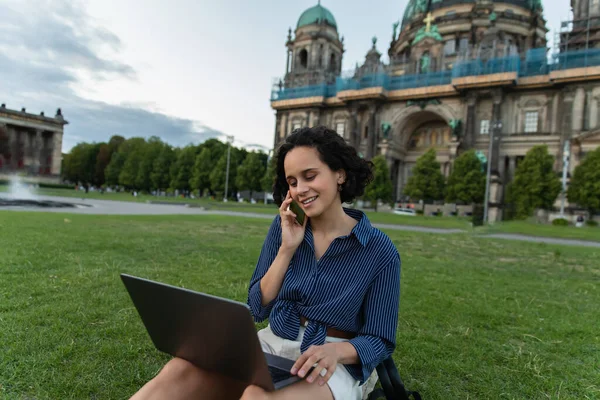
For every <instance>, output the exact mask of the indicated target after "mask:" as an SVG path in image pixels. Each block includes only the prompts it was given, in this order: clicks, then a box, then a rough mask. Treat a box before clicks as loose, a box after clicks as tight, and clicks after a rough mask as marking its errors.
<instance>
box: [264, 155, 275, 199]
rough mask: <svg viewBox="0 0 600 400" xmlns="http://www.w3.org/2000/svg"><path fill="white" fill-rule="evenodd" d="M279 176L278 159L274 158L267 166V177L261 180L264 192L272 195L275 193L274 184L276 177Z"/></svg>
mask: <svg viewBox="0 0 600 400" xmlns="http://www.w3.org/2000/svg"><path fill="white" fill-rule="evenodd" d="M276 175H277V163H276V158H275V157H272V158H271V159H270V160H269V165H267V168H266V171H265V175H264V176H263V178H262V179H261V186H262V190H263V191H265V192H267V193H271V192H272V191H273V184H274V183H275V176H276Z"/></svg>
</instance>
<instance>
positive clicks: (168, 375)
mask: <svg viewBox="0 0 600 400" xmlns="http://www.w3.org/2000/svg"><path fill="white" fill-rule="evenodd" d="M203 374H204V371H202V370H201V369H200V368H198V367H196V366H195V365H194V364H192V363H191V362H189V361H186V360H184V359H182V358H173V359H172V360H170V361H169V362H168V363H166V364H165V366H164V367H163V369H162V370H161V371H160V373H159V374H158V376H157V378H159V379H165V380H169V381H181V380H188V379H194V378H196V379H201V378H202V375H203Z"/></svg>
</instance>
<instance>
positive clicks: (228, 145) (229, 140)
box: [223, 136, 233, 203]
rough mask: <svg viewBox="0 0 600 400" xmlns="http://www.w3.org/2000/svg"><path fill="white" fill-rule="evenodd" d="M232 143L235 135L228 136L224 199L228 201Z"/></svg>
mask: <svg viewBox="0 0 600 400" xmlns="http://www.w3.org/2000/svg"><path fill="white" fill-rule="evenodd" d="M231 143H233V136H227V172H225V196H224V197H223V201H224V202H225V203H226V202H227V190H228V186H229V157H230V154H231Z"/></svg>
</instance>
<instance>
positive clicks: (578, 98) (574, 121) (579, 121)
mask: <svg viewBox="0 0 600 400" xmlns="http://www.w3.org/2000/svg"><path fill="white" fill-rule="evenodd" d="M584 107H585V90H584V89H583V88H582V87H578V88H577V90H576V91H575V99H574V100H573V114H572V118H571V128H572V130H573V132H581V130H582V129H583V115H584Z"/></svg>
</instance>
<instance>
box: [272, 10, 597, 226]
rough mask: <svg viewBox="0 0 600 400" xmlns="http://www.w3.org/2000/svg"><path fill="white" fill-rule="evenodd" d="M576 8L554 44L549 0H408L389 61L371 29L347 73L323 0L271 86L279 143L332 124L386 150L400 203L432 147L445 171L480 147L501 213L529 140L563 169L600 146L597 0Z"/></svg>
mask: <svg viewBox="0 0 600 400" xmlns="http://www.w3.org/2000/svg"><path fill="white" fill-rule="evenodd" d="M571 7H572V10H569V9H565V10H564V14H565V15H567V14H568V13H569V12H570V11H572V13H573V14H572V15H573V19H572V20H570V21H566V22H563V23H562V25H561V27H560V30H559V31H557V32H556V33H555V36H554V45H553V46H552V48H548V43H547V35H548V34H549V31H548V29H547V27H546V21H545V19H544V13H543V8H542V4H541V0H410V1H409V3H408V5H407V7H406V10H405V11H404V15H403V18H402V21H401V22H400V21H398V22H396V23H394V22H393V21H390V28H391V29H390V31H391V42H390V44H389V48H388V49H387V53H388V60H389V61H387V62H384V61H383V60H382V59H381V56H382V54H381V53H380V52H379V50H378V49H377V39H376V38H373V39H372V47H371V49H370V50H369V51H368V52H367V53H366V56H365V59H364V61H362V62H361V63H357V64H356V67H355V68H354V70H352V71H351V72H349V73H346V72H342V60H343V55H344V37H343V36H342V35H341V32H340V29H339V27H338V22H337V21H336V19H335V17H334V14H333V13H332V12H331V11H330V10H328V9H327V8H325V7H324V6H322V5H321V4H320V1H319V3H318V4H317V5H315V6H314V7H312V8H309V9H308V10H306V11H305V12H304V13H302V15H301V16H300V18H299V19H298V23H297V24H296V28H295V30H294V31H292V29H291V28H290V30H289V32H288V36H287V42H286V44H285V45H286V48H287V64H286V66H285V74H284V76H283V77H282V78H281V79H277V80H276V82H275V85H274V88H273V91H272V95H271V107H272V108H273V109H274V110H276V124H275V140H274V145H275V146H277V145H278V143H279V142H280V141H282V140H283V139H284V138H285V137H286V136H287V135H289V134H290V133H291V132H292V131H293V130H294V129H297V128H300V127H304V126H315V125H326V126H328V127H330V128H332V129H334V130H336V131H337V132H338V133H339V134H340V135H342V136H343V137H344V138H345V139H346V141H347V142H348V143H350V144H352V145H353V146H355V147H356V148H357V149H358V150H359V151H360V153H361V155H362V156H363V157H365V158H367V159H371V158H372V157H374V156H377V155H383V156H384V157H385V158H386V160H387V162H388V166H389V167H390V171H391V178H392V181H393V184H394V198H395V200H396V201H404V200H406V196H405V195H404V193H403V188H404V187H405V185H406V183H407V182H408V179H409V178H410V177H411V171H412V169H413V167H414V166H415V163H416V160H417V159H418V158H419V157H420V156H421V155H422V154H423V153H424V152H426V151H427V150H428V149H430V148H432V147H433V148H435V150H436V153H437V161H438V162H439V163H440V165H441V169H442V173H443V174H444V175H446V176H448V175H449V174H450V172H451V170H452V166H453V162H454V160H455V159H456V157H457V156H459V155H460V154H461V153H462V152H464V151H466V150H469V149H475V150H476V151H477V152H478V154H479V155H480V156H481V158H485V159H486V160H488V161H489V163H490V166H491V173H490V176H491V179H490V191H489V198H488V205H489V220H490V221H497V220H500V219H502V211H503V204H504V197H505V188H506V184H507V183H509V182H510V181H511V180H512V179H513V177H514V173H515V169H516V168H517V166H518V165H519V162H520V161H521V160H522V159H523V157H524V156H525V154H526V153H527V151H528V150H529V149H530V148H531V147H533V146H535V145H539V144H546V145H548V148H549V150H550V152H551V154H553V155H554V156H555V160H556V162H555V168H556V172H557V174H559V173H560V172H561V171H562V169H563V163H565V162H568V167H567V168H568V174H567V176H568V177H570V176H571V174H572V173H573V170H574V168H575V167H576V166H577V165H578V163H579V162H580V160H581V159H582V157H584V156H585V154H586V152H588V151H591V150H593V149H595V148H596V147H598V146H600V1H598V0H571ZM353 61H354V60H353ZM413 200H418V199H413Z"/></svg>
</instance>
